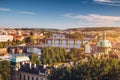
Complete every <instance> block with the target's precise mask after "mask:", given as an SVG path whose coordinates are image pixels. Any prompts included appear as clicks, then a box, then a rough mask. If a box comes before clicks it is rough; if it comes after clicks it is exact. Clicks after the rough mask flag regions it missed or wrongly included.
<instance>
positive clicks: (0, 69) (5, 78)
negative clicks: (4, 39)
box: [0, 61, 10, 80]
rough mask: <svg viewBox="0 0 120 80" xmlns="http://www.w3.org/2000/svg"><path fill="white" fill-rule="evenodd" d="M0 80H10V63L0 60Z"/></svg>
mask: <svg viewBox="0 0 120 80" xmlns="http://www.w3.org/2000/svg"><path fill="white" fill-rule="evenodd" d="M0 74H1V79H0V80H10V63H9V62H8V61H0Z"/></svg>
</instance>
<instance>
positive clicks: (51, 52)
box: [41, 47, 82, 64]
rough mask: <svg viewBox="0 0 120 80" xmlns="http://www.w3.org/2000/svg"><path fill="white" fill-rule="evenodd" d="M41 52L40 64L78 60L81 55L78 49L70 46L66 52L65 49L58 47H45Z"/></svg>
mask: <svg viewBox="0 0 120 80" xmlns="http://www.w3.org/2000/svg"><path fill="white" fill-rule="evenodd" d="M41 53H42V54H41V62H42V64H51V63H56V62H64V61H74V60H79V59H81V57H80V56H81V55H82V54H81V53H82V52H81V50H80V49H77V48H71V49H70V51H68V52H66V49H64V48H60V47H55V48H50V47H45V48H43V49H42V51H41Z"/></svg>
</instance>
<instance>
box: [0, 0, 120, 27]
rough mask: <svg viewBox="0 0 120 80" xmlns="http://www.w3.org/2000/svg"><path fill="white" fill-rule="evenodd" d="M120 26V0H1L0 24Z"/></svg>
mask: <svg viewBox="0 0 120 80" xmlns="http://www.w3.org/2000/svg"><path fill="white" fill-rule="evenodd" d="M111 26H113V27H114V26H115V27H120V0H0V27H19V28H21V27H23V28H24V27H27V28H28V27H29V28H31V27H37V28H56V29H67V28H79V27H111Z"/></svg>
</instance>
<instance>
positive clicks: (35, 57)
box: [29, 53, 41, 65]
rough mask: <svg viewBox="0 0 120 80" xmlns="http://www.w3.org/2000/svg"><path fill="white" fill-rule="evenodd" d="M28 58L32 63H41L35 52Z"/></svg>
mask: <svg viewBox="0 0 120 80" xmlns="http://www.w3.org/2000/svg"><path fill="white" fill-rule="evenodd" d="M29 58H30V60H31V62H32V64H37V65H40V64H41V62H40V59H39V56H38V55H36V54H34V53H33V54H31V55H30V56H29Z"/></svg>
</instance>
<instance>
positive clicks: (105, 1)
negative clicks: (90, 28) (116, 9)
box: [93, 0, 120, 6]
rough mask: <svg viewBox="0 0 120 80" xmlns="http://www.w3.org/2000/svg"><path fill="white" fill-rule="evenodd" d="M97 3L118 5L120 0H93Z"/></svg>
mask: <svg viewBox="0 0 120 80" xmlns="http://www.w3.org/2000/svg"><path fill="white" fill-rule="evenodd" d="M93 1H94V2H96V3H98V4H104V5H110V6H120V0H93Z"/></svg>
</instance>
